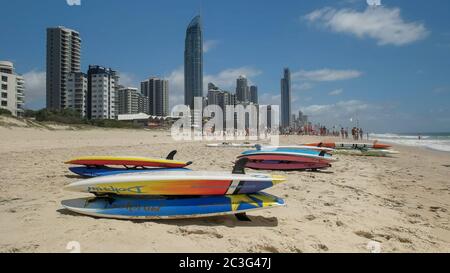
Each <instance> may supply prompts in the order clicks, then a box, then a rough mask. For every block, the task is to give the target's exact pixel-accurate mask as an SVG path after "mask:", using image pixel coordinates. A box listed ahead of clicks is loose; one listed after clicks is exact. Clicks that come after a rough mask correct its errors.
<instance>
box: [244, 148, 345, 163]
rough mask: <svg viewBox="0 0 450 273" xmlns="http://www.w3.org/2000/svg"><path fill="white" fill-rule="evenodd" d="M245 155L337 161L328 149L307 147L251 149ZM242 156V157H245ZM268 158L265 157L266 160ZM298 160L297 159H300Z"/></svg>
mask: <svg viewBox="0 0 450 273" xmlns="http://www.w3.org/2000/svg"><path fill="white" fill-rule="evenodd" d="M242 155H243V156H255V155H258V156H259V155H270V156H272V157H274V159H273V160H280V159H275V157H277V156H285V157H290V158H292V159H291V160H294V158H296V159H300V160H301V161H307V162H309V161H312V162H317V161H321V162H322V161H323V162H327V163H329V162H332V161H336V160H337V159H336V158H334V157H332V156H331V155H330V154H328V153H326V151H321V152H319V151H314V150H307V149H290V148H277V149H269V150H250V151H245V152H243V153H242ZM243 156H241V157H243ZM266 159H267V158H264V160H266ZM300 160H297V161H300Z"/></svg>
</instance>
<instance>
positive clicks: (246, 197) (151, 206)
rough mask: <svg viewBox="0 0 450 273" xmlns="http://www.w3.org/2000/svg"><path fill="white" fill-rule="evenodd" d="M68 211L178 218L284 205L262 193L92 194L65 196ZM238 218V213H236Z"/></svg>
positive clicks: (135, 217)
mask: <svg viewBox="0 0 450 273" xmlns="http://www.w3.org/2000/svg"><path fill="white" fill-rule="evenodd" d="M61 204H62V206H63V207H64V208H66V209H68V210H70V211H73V212H76V213H79V214H84V215H89V216H93V217H103V218H114V219H182V218H199V217H209V216H218V215H228V214H234V215H236V216H242V215H244V217H245V213H246V212H250V211H255V210H261V209H268V208H275V207H280V206H284V205H285V203H284V200H282V199H280V198H278V197H276V196H273V195H269V194H266V193H255V194H240V195H227V196H224V195H222V196H197V197H176V198H171V197H167V196H166V197H162V196H152V197H123V196H117V197H114V198H105V197H95V198H80V199H73V200H65V201H62V202H61ZM238 219H239V217H238Z"/></svg>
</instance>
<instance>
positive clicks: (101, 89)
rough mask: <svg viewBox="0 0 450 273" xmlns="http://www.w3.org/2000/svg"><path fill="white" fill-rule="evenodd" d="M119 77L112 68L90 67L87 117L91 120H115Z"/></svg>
mask: <svg viewBox="0 0 450 273" xmlns="http://www.w3.org/2000/svg"><path fill="white" fill-rule="evenodd" d="M118 86H119V75H118V73H117V72H116V71H114V70H112V69H111V68H105V67H102V66H98V65H90V66H89V70H88V92H87V102H88V103H87V115H88V118H89V119H115V118H116V117H117V109H116V98H117V92H118Z"/></svg>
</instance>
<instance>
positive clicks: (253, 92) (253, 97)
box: [250, 85, 258, 104]
mask: <svg viewBox="0 0 450 273" xmlns="http://www.w3.org/2000/svg"><path fill="white" fill-rule="evenodd" d="M250 102H253V103H254V104H258V87H257V86H255V85H252V86H250Z"/></svg>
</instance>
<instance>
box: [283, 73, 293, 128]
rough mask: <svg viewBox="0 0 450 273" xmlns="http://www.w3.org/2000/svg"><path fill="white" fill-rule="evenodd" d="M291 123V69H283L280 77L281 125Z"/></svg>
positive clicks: (285, 126)
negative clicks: (282, 74)
mask: <svg viewBox="0 0 450 273" xmlns="http://www.w3.org/2000/svg"><path fill="white" fill-rule="evenodd" d="M290 125H291V71H290V70H289V68H285V69H284V76H283V78H282V79H281V127H282V128H288V127H289V126H290Z"/></svg>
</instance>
